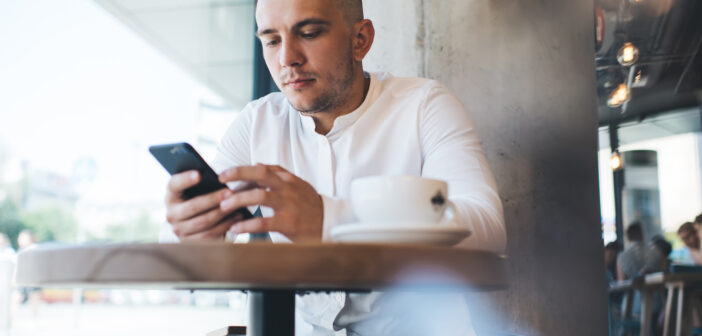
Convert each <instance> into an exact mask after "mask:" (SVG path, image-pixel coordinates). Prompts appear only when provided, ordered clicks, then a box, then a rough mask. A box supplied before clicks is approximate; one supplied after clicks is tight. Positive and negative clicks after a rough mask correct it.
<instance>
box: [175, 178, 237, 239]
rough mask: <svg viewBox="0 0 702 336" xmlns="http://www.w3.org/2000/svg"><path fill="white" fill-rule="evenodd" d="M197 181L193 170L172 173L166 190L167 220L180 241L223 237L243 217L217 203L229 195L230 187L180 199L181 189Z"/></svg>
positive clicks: (181, 196)
mask: <svg viewBox="0 0 702 336" xmlns="http://www.w3.org/2000/svg"><path fill="white" fill-rule="evenodd" d="M198 182H200V174H199V173H198V172H197V171H196V170H191V171H187V172H183V173H180V174H175V175H173V176H172V177H171V179H170V181H169V182H168V190H167V191H166V219H167V220H168V222H169V223H170V224H171V226H173V232H174V233H175V234H176V236H178V238H180V240H181V241H182V240H197V239H222V238H223V237H224V234H225V233H226V232H227V230H229V228H230V227H231V225H232V224H234V223H236V222H237V221H238V220H241V219H242V215H241V214H240V213H235V214H232V212H233V211H225V210H223V209H222V208H221V207H220V206H219V203H220V202H221V201H222V200H224V199H226V198H227V197H228V196H231V195H232V191H231V190H229V189H223V190H218V191H215V192H212V193H209V194H205V195H200V196H197V197H193V198H191V199H189V200H184V199H183V191H184V190H185V189H188V188H189V187H192V186H194V185H196V184H197V183H198Z"/></svg>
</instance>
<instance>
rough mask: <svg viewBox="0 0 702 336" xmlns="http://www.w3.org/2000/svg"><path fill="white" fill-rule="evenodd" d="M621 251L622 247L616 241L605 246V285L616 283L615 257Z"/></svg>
mask: <svg viewBox="0 0 702 336" xmlns="http://www.w3.org/2000/svg"><path fill="white" fill-rule="evenodd" d="M621 251H622V246H621V244H619V242H617V241H613V242H610V243H609V244H607V245H605V271H606V273H607V283H612V282H615V281H617V257H618V256H619V252H621Z"/></svg>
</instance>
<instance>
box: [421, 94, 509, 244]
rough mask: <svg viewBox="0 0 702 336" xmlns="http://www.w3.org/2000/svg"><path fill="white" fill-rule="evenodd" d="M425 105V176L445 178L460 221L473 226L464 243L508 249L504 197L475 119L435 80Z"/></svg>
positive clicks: (423, 147)
mask: <svg viewBox="0 0 702 336" xmlns="http://www.w3.org/2000/svg"><path fill="white" fill-rule="evenodd" d="M428 85H431V86H432V87H431V88H430V89H429V92H428V94H427V97H426V99H425V101H424V103H423V105H422V106H421V107H420V108H421V110H420V120H419V132H420V138H421V147H422V157H423V158H424V162H423V165H422V176H425V177H431V178H436V179H441V180H445V181H446V182H448V185H449V199H451V200H452V201H453V202H454V203H455V204H456V208H457V212H458V213H457V214H456V216H457V223H458V225H460V226H464V227H467V228H469V229H470V230H471V231H472V235H471V237H469V238H468V239H466V240H465V241H464V242H463V243H461V246H463V247H469V248H475V249H481V250H489V251H496V252H504V251H505V245H506V232H505V224H504V215H503V210H502V202H501V201H500V197H499V195H498V192H497V186H496V183H495V180H494V177H493V174H492V171H491V170H490V167H489V165H488V162H487V158H486V157H485V153H484V151H483V149H482V147H481V144H480V139H479V137H478V134H477V132H476V129H475V127H474V124H473V122H472V120H471V118H470V116H469V114H468V112H467V111H466V109H465V107H464V106H463V104H462V103H461V102H460V101H459V100H458V98H456V96H454V95H453V94H452V93H451V92H450V91H449V90H448V89H446V88H445V87H443V86H442V85H441V84H439V83H437V82H431V83H430V84H428Z"/></svg>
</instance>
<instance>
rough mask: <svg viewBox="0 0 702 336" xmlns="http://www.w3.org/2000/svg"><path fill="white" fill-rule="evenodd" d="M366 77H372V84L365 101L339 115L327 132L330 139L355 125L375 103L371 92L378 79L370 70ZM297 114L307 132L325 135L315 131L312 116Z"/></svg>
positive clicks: (365, 74)
mask: <svg viewBox="0 0 702 336" xmlns="http://www.w3.org/2000/svg"><path fill="white" fill-rule="evenodd" d="M363 74H364V78H370V85H369V86H368V92H367V93H366V98H365V99H363V103H361V105H360V106H359V107H358V108H356V109H355V110H353V111H352V112H351V113H348V114H344V115H342V116H339V117H337V118H336V119H335V120H334V125H332V129H331V130H330V131H329V133H327V135H326V137H327V138H329V139H330V140H333V139H336V138H338V137H339V136H341V134H342V133H343V131H344V130H346V129H348V128H349V127H350V126H351V125H353V124H354V123H355V122H356V121H357V120H358V118H360V117H361V116H362V115H363V113H364V112H365V111H366V110H368V107H369V106H370V105H371V104H373V102H372V100H373V99H372V95H371V93H372V92H373V91H374V89H375V87H376V86H377V85H378V84H377V79H376V78H375V76H374V75H373V74H370V73H368V72H364V73H363ZM295 112H296V113H297V115H299V116H300V119H301V122H302V127H303V128H304V130H305V132H310V133H312V134H316V135H318V136H323V135H321V134H317V133H316V132H315V128H316V127H315V124H314V119H312V117H310V116H305V115H302V114H301V113H300V112H298V111H295Z"/></svg>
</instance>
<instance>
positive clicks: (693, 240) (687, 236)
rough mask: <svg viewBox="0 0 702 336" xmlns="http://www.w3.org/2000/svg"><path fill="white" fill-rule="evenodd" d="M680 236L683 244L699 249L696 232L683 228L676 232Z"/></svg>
mask: <svg viewBox="0 0 702 336" xmlns="http://www.w3.org/2000/svg"><path fill="white" fill-rule="evenodd" d="M678 236H680V240H682V241H683V243H684V244H685V246H687V247H689V248H691V249H699V248H700V239H699V237H697V232H694V231H690V230H685V231H682V232H680V233H679V234H678Z"/></svg>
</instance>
